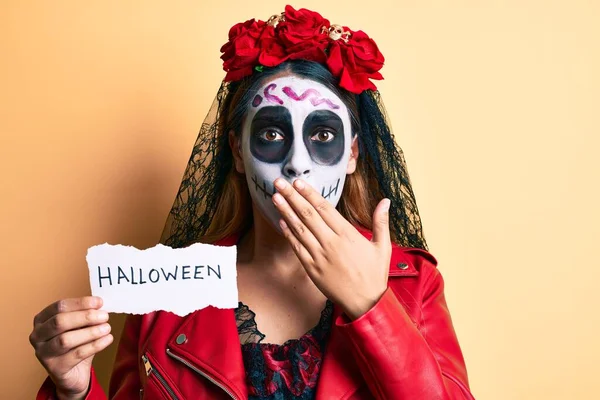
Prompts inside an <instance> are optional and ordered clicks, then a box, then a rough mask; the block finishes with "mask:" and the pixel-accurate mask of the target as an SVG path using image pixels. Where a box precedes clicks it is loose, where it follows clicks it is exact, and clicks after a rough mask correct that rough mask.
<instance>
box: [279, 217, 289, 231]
mask: <svg viewBox="0 0 600 400" xmlns="http://www.w3.org/2000/svg"><path fill="white" fill-rule="evenodd" d="M279 226H280V227H281V229H286V228H287V224H286V223H285V221H284V220H282V219H280V220H279Z"/></svg>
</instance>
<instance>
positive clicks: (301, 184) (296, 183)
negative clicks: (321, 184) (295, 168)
mask: <svg viewBox="0 0 600 400" xmlns="http://www.w3.org/2000/svg"><path fill="white" fill-rule="evenodd" d="M294 186H295V187H296V189H298V190H302V189H304V182H302V181H301V180H300V179H297V180H296V181H294Z"/></svg>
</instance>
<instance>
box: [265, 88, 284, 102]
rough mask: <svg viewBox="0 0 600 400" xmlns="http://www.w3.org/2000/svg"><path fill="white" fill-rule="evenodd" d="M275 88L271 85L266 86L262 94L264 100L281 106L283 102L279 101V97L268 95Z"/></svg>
mask: <svg viewBox="0 0 600 400" xmlns="http://www.w3.org/2000/svg"><path fill="white" fill-rule="evenodd" d="M276 87H277V85H276V84H274V83H271V84H270V85H268V86H267V87H266V88H265V90H264V91H263V93H264V94H265V99H267V101H272V102H274V103H279V104H283V100H281V99H280V98H279V97H277V96H275V95H274V94H271V93H269V92H270V91H271V90H273V89H275V88H276Z"/></svg>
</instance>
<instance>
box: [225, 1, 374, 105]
mask: <svg viewBox="0 0 600 400" xmlns="http://www.w3.org/2000/svg"><path fill="white" fill-rule="evenodd" d="M221 52H222V53H223V54H222V55H221V59H222V60H223V69H224V70H225V71H226V72H227V75H226V76H225V81H227V82H229V81H237V80H240V79H242V78H244V77H246V76H249V75H252V73H253V72H254V70H257V71H261V70H262V68H263V67H274V66H276V65H279V64H281V63H282V62H284V61H287V60H298V59H302V60H310V61H315V62H318V63H321V64H323V65H326V66H327V68H328V69H329V71H330V72H331V73H332V74H333V76H334V77H336V78H337V79H339V85H340V87H342V88H344V89H346V90H348V91H350V92H352V93H356V94H359V93H361V92H362V91H363V90H366V89H371V90H377V87H376V86H375V84H373V82H371V81H370V79H383V76H382V75H381V73H379V70H380V69H381V67H383V62H384V58H383V55H382V54H381V52H380V51H379V49H378V48H377V45H376V44H375V42H374V41H373V39H371V38H370V37H369V36H367V34H366V33H364V32H363V31H352V30H350V29H349V28H347V27H345V26H340V25H332V24H330V23H329V21H328V20H327V19H325V18H323V17H322V16H321V15H320V14H319V13H316V12H314V11H310V10H307V9H304V8H301V9H299V10H294V8H293V7H292V6H289V5H288V6H286V7H285V12H283V13H281V14H280V15H274V16H272V17H271V18H269V20H268V21H266V22H265V21H257V20H255V19H254V18H253V19H250V20H248V21H246V22H240V23H238V24H236V25H234V26H233V27H232V28H231V29H230V30H229V41H228V42H227V43H225V44H224V45H223V47H221Z"/></svg>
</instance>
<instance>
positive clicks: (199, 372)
mask: <svg viewBox="0 0 600 400" xmlns="http://www.w3.org/2000/svg"><path fill="white" fill-rule="evenodd" d="M167 354H168V355H169V356H170V357H172V358H174V359H175V360H177V361H179V362H181V363H183V364H184V365H186V366H187V367H188V368H190V369H191V370H193V371H194V372H196V373H197V374H199V375H201V376H203V377H204V378H206V379H208V380H209V381H210V382H212V383H213V384H215V385H216V386H217V387H219V388H221V389H222V390H223V391H224V392H225V393H227V395H228V396H229V397H231V398H232V399H234V400H237V397H235V395H234V394H233V393H231V391H229V389H227V388H226V387H225V386H223V385H222V384H221V383H219V382H217V381H216V380H215V379H214V378H212V377H210V376H209V375H207V374H206V373H205V372H202V371H200V370H199V369H198V368H196V367H195V366H194V365H192V364H191V363H190V362H189V361H187V360H185V359H183V358H181V357H180V356H178V355H176V354H173V353H172V352H171V349H169V348H167Z"/></svg>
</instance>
